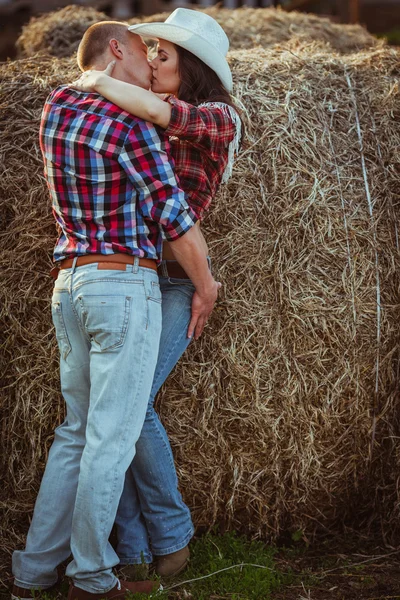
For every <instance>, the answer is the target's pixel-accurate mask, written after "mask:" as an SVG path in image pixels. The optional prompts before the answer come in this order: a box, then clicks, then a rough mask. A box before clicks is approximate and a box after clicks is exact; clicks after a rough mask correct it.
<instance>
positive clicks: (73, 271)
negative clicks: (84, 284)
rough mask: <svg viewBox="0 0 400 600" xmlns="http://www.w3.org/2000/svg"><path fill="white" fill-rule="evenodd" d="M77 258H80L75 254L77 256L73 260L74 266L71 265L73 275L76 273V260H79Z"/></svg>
mask: <svg viewBox="0 0 400 600" xmlns="http://www.w3.org/2000/svg"><path fill="white" fill-rule="evenodd" d="M77 260H78V257H77V256H75V257H74V260H73V262H72V267H71V269H72V271H71V275H73V274H74V273H75V268H76V262H77Z"/></svg>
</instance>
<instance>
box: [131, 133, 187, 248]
mask: <svg viewBox="0 0 400 600" xmlns="http://www.w3.org/2000/svg"><path fill="white" fill-rule="evenodd" d="M168 150H169V143H168V140H167V139H166V138H165V135H163V134H159V133H158V132H157V130H156V128H155V127H154V125H152V124H151V123H147V122H145V121H140V122H138V123H137V125H135V126H134V127H132V128H131V129H130V130H129V132H128V134H127V136H126V138H125V142H124V145H123V148H122V150H121V152H120V154H119V163H120V165H121V166H122V168H123V169H124V170H125V172H126V173H127V175H128V177H129V179H130V180H131V182H132V184H133V185H134V187H135V189H136V191H137V193H138V202H139V207H140V210H141V212H142V214H143V216H144V218H147V219H150V220H151V221H155V222H156V223H158V224H159V225H160V227H161V230H162V232H163V234H164V235H163V237H164V238H165V239H166V240H168V241H173V240H176V239H177V238H179V237H180V236H182V235H183V234H184V233H186V232H187V231H188V230H189V229H190V228H191V227H192V226H193V225H194V224H195V222H196V221H197V220H198V219H197V217H196V214H195V213H194V212H193V211H192V209H191V208H190V206H189V205H188V203H187V202H186V198H185V194H184V192H183V191H182V190H181V189H180V187H179V185H178V182H177V179H176V176H175V173H174V162H173V159H172V158H171V157H170V154H169V152H168Z"/></svg>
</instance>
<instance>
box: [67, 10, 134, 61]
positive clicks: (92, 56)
mask: <svg viewBox="0 0 400 600" xmlns="http://www.w3.org/2000/svg"><path fill="white" fill-rule="evenodd" d="M128 27H129V25H128V24H127V23H120V22H119V21H100V23H95V24H94V25H91V26H90V27H89V29H87V30H86V31H85V34H84V36H83V38H82V40H81V43H80V44H79V48H78V55H77V60H78V66H79V68H80V69H81V71H86V70H87V69H90V67H92V66H93V64H94V62H95V61H96V59H98V58H99V57H100V56H101V55H102V54H103V53H104V52H105V51H106V50H107V47H108V42H109V41H110V40H111V39H113V38H115V39H116V40H118V41H119V42H121V43H122V44H123V43H124V42H126V41H127V39H128V36H129V35H131V34H130V33H129V31H128Z"/></svg>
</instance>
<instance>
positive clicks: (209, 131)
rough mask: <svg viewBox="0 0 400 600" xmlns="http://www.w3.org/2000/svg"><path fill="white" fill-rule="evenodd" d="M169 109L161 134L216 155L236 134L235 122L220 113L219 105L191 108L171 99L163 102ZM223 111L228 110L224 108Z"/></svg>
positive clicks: (209, 104)
mask: <svg viewBox="0 0 400 600" xmlns="http://www.w3.org/2000/svg"><path fill="white" fill-rule="evenodd" d="M166 102H169V103H170V104H171V106H172V110H171V119H170V122H169V125H168V127H167V129H166V130H165V133H166V134H167V135H168V136H175V137H177V138H179V139H181V140H187V141H190V142H192V143H194V144H199V145H201V146H202V148H207V149H209V150H210V151H211V152H215V153H219V152H221V150H222V149H223V148H227V147H228V145H229V143H230V142H231V141H232V140H233V138H234V136H235V132H236V126H235V123H234V122H233V121H232V119H231V118H230V117H229V116H228V111H227V110H224V108H223V105H222V103H220V104H219V105H217V104H212V103H208V104H204V105H200V106H194V105H193V104H189V103H188V102H184V101H183V100H178V98H175V96H169V97H168V98H167V99H166ZM225 108H226V109H229V107H228V106H227V105H225Z"/></svg>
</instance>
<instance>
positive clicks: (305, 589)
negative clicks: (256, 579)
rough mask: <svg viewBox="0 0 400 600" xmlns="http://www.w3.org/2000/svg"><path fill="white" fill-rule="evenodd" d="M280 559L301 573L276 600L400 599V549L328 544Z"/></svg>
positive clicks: (281, 563)
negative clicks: (330, 545) (331, 546)
mask: <svg viewBox="0 0 400 600" xmlns="http://www.w3.org/2000/svg"><path fill="white" fill-rule="evenodd" d="M335 546H336V544H335ZM277 562H278V564H279V566H280V568H281V570H282V571H285V570H288V569H291V570H293V571H294V572H295V573H301V575H300V578H299V579H300V581H299V582H297V583H296V584H294V585H291V586H288V587H285V588H283V589H282V590H281V591H280V592H279V593H276V594H273V596H272V598H273V600H395V599H398V600H400V549H397V550H396V549H395V550H390V549H384V548H379V547H377V548H371V547H367V548H365V549H363V548H362V546H359V547H358V549H355V548H352V549H348V548H346V550H342V551H340V548H337V547H336V548H334V549H333V551H332V550H330V549H329V548H328V547H326V548H318V549H310V550H306V551H305V552H304V553H303V552H300V553H299V555H298V556H297V557H295V556H294V557H293V558H290V557H289V558H287V557H285V556H282V558H278V561H277ZM271 600H272V599H271Z"/></svg>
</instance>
